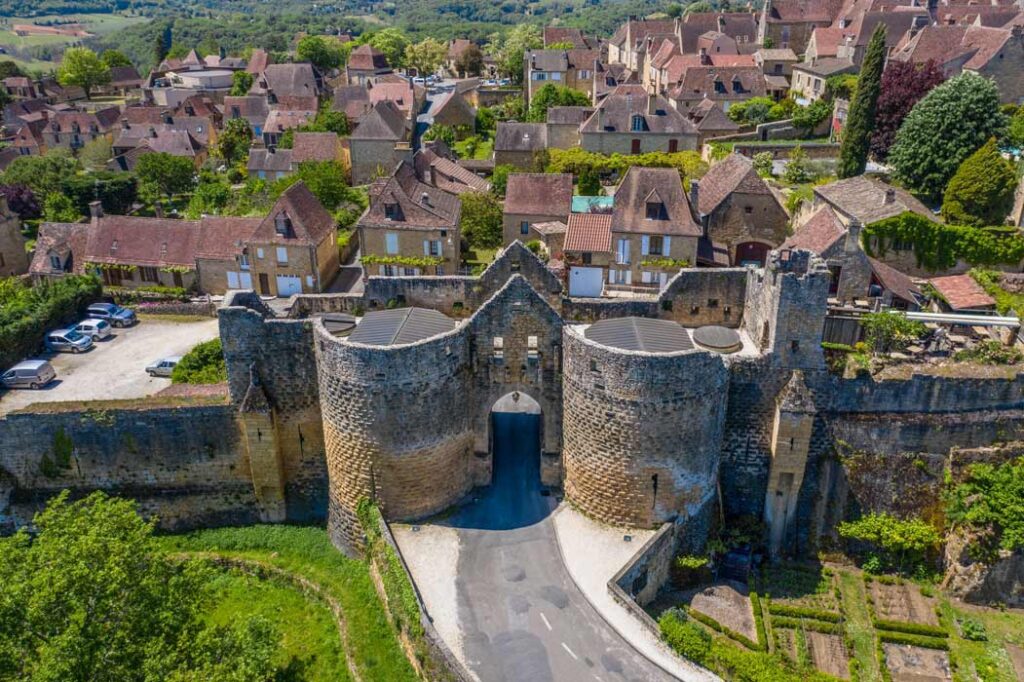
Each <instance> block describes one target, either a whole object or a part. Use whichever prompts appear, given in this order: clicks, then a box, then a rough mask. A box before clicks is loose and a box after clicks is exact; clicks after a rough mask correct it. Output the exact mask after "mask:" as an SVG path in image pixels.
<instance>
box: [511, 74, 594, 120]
mask: <svg viewBox="0 0 1024 682" xmlns="http://www.w3.org/2000/svg"><path fill="white" fill-rule="evenodd" d="M585 106H590V98H589V97H588V96H587V94H586V93H585V92H580V91H579V90H573V89H572V88H567V87H565V86H564V85H555V84H554V83H545V84H544V85H543V86H541V88H540V89H539V90H537V92H535V93H533V97H531V98H530V110H529V111H528V112H527V114H526V120H527V121H533V122H535V123H543V122H544V121H546V120H547V118H548V109H550V108H551V107H585Z"/></svg>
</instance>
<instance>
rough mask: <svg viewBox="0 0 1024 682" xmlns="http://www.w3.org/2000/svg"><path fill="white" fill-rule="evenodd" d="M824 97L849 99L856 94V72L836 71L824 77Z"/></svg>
mask: <svg viewBox="0 0 1024 682" xmlns="http://www.w3.org/2000/svg"><path fill="white" fill-rule="evenodd" d="M825 94H826V95H827V97H826V99H829V100H833V99H836V98H839V99H845V100H851V99H853V97H854V95H856V94H857V74H855V73H837V74H835V75H834V76H829V77H828V78H826V79H825Z"/></svg>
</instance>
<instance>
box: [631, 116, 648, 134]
mask: <svg viewBox="0 0 1024 682" xmlns="http://www.w3.org/2000/svg"><path fill="white" fill-rule="evenodd" d="M629 129H630V130H631V131H633V132H634V133H639V132H643V130H644V117H643V116H641V115H640V114H633V120H632V121H631V122H630V125H629Z"/></svg>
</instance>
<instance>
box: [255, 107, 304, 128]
mask: <svg viewBox="0 0 1024 682" xmlns="http://www.w3.org/2000/svg"><path fill="white" fill-rule="evenodd" d="M314 118H316V111H315V110H313V111H282V110H280V109H271V111H270V113H269V114H267V120H266V122H264V124H263V132H264V133H273V132H281V131H284V130H288V129H290V128H299V127H301V126H304V125H309V123H310V122H311V121H312V120H313V119H314Z"/></svg>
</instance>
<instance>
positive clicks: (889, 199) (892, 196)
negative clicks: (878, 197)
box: [885, 187, 896, 204]
mask: <svg viewBox="0 0 1024 682" xmlns="http://www.w3.org/2000/svg"><path fill="white" fill-rule="evenodd" d="M885 203H887V204H895V203H896V190H895V189H893V188H892V187H890V188H888V189H887V190H885Z"/></svg>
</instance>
